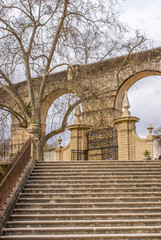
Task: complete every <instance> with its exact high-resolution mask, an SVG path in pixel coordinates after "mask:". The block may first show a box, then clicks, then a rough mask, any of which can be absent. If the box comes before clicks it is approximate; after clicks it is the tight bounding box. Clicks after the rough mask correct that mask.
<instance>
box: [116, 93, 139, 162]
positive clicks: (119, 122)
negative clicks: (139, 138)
mask: <svg viewBox="0 0 161 240" xmlns="http://www.w3.org/2000/svg"><path fill="white" fill-rule="evenodd" d="M123 108H124V111H123V113H122V116H121V117H120V118H118V119H116V120H114V123H115V124H116V126H117V131H118V146H119V147H118V159H119V160H134V156H133V149H132V138H133V132H135V129H136V127H135V123H136V122H138V121H139V118H137V117H132V116H131V113H130V111H129V110H128V109H129V108H130V104H129V100H128V97H127V93H125V96H124V99H123Z"/></svg>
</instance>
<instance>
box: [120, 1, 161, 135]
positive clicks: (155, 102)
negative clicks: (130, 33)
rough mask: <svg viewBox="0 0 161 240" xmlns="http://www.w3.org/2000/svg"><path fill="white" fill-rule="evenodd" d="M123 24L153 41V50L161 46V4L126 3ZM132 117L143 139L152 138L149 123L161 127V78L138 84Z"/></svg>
mask: <svg viewBox="0 0 161 240" xmlns="http://www.w3.org/2000/svg"><path fill="white" fill-rule="evenodd" d="M121 6H122V7H121V8H122V12H123V14H122V15H121V17H120V20H121V21H123V22H127V23H128V24H129V26H130V27H131V28H138V29H140V30H141V32H142V33H144V34H146V36H147V37H148V38H150V39H153V46H154V47H158V46H161V0H153V1H152V0H123V2H122V5H121ZM128 96H129V101H130V104H131V108H130V111H131V114H132V115H133V116H136V117H139V118H140V122H139V123H137V125H136V126H137V132H138V134H139V136H142V137H143V136H146V135H147V134H148V131H147V129H146V128H147V127H148V125H149V123H151V124H152V126H153V127H154V128H156V127H159V126H161V77H149V78H146V79H145V78H144V79H142V80H141V81H138V82H137V83H136V84H134V85H133V86H132V88H131V89H130V90H129V91H128Z"/></svg>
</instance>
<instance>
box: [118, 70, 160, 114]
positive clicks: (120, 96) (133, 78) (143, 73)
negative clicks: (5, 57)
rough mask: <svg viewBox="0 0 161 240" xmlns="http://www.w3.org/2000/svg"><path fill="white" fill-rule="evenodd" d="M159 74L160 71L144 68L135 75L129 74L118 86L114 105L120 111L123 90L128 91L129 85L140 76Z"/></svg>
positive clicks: (140, 77) (139, 78)
mask: <svg viewBox="0 0 161 240" xmlns="http://www.w3.org/2000/svg"><path fill="white" fill-rule="evenodd" d="M154 75H155V76H161V71H152V70H150V71H149V70H146V71H142V72H138V73H136V74H135V75H132V76H130V77H129V78H128V79H126V80H125V81H124V82H123V84H122V85H121V86H120V88H119V90H118V92H117V95H116V99H115V104H114V107H115V109H117V110H118V111H121V108H122V99H123V96H124V93H125V91H128V90H129V89H130V87H131V86H132V85H133V84H135V83H136V82H137V81H139V80H141V79H142V78H145V77H149V76H154Z"/></svg>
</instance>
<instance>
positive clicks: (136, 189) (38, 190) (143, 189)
mask: <svg viewBox="0 0 161 240" xmlns="http://www.w3.org/2000/svg"><path fill="white" fill-rule="evenodd" d="M111 191H113V192H149V191H150V192H158V191H161V188H160V187H151V188H147V187H133V188H129V187H111V188H101V187H100V188H78V189H75V188H69V189H63V188H61V189H54V188H45V187H44V188H37V187H36V188H34V187H33V188H25V189H24V192H26V193H27V192H28V193H60V194H62V193H82V194H83V193H96V194H97V193H105V194H108V192H111Z"/></svg>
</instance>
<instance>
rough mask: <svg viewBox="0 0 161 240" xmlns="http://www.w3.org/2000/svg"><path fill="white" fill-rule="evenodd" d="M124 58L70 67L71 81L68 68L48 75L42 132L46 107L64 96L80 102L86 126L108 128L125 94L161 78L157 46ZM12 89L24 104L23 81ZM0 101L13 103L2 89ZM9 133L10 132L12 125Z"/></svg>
mask: <svg viewBox="0 0 161 240" xmlns="http://www.w3.org/2000/svg"><path fill="white" fill-rule="evenodd" d="M125 58H126V56H121V57H116V58H113V59H109V60H105V61H103V62H97V63H92V64H89V65H84V66H74V68H75V72H74V78H73V72H72V69H71V68H68V69H67V71H62V72H58V73H55V74H52V75H50V76H49V77H48V82H47V84H46V88H45V93H44V101H43V106H42V126H43V128H44V130H45V122H46V117H47V112H48V109H49V107H50V106H51V104H52V103H53V102H54V101H55V100H56V99H57V98H58V97H59V96H61V95H63V94H65V93H76V94H77V95H78V96H80V97H81V98H82V99H83V102H82V106H83V119H84V122H85V123H86V124H90V125H92V126H93V128H94V129H99V128H106V127H107V126H112V125H113V120H114V119H115V118H117V117H119V116H120V114H121V108H122V99H123V95H124V93H125V91H127V90H128V89H129V88H130V87H131V86H132V85H133V84H134V83H135V82H136V81H138V80H140V79H141V78H144V77H147V76H152V75H160V76H161V47H159V48H155V49H150V50H147V51H142V52H138V53H134V54H132V55H130V56H129V57H128V58H127V59H126V61H125V62H124V60H125ZM123 62H124V64H123V66H122V63H123ZM121 66H122V68H121V69H120V67H121ZM119 69H120V72H119V75H118V78H117V74H118V71H119ZM39 81H40V80H39V79H34V80H33V83H34V91H35V92H38V90H39ZM16 88H17V89H18V91H19V92H20V94H21V96H23V97H24V98H25V101H26V102H28V101H29V100H28V92H27V86H26V82H25V81H24V82H20V83H18V84H16ZM1 101H5V102H6V103H7V105H10V106H12V104H13V102H12V101H11V99H10V97H9V96H8V95H7V94H6V93H5V92H4V91H2V90H1V94H0V102H1ZM12 133H14V124H13V128H12ZM16 135H17V134H16Z"/></svg>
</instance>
